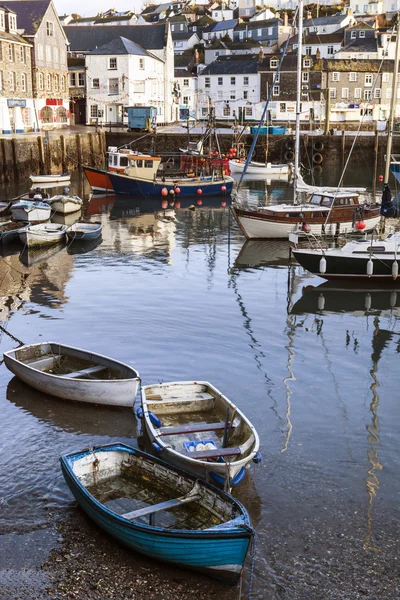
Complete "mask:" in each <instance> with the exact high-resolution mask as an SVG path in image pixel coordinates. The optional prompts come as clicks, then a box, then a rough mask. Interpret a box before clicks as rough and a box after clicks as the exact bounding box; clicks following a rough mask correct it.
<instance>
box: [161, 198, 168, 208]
mask: <svg viewBox="0 0 400 600" xmlns="http://www.w3.org/2000/svg"><path fill="white" fill-rule="evenodd" d="M161 208H168V202H167V201H166V200H163V201H162V202H161Z"/></svg>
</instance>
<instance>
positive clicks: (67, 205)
mask: <svg viewBox="0 0 400 600" xmlns="http://www.w3.org/2000/svg"><path fill="white" fill-rule="evenodd" d="M49 203H50V206H51V210H52V211H53V212H56V213H59V214H61V215H70V214H72V213H76V212H78V211H79V210H81V208H82V202H78V201H77V200H73V199H72V198H71V200H64V201H61V200H55V201H54V202H51V201H49Z"/></svg>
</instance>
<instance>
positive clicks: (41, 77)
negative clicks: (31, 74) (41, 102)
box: [38, 73, 43, 90]
mask: <svg viewBox="0 0 400 600" xmlns="http://www.w3.org/2000/svg"><path fill="white" fill-rule="evenodd" d="M38 88H39V90H43V73H38Z"/></svg>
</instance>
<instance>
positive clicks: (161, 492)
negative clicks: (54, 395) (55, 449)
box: [60, 443, 254, 584]
mask: <svg viewBox="0 0 400 600" xmlns="http://www.w3.org/2000/svg"><path fill="white" fill-rule="evenodd" d="M60 462H61V469H62V472H63V475H64V478H65V481H66V482H67V485H68V487H69V489H70V490H71V492H72V494H73V496H74V497H75V499H76V501H77V502H78V504H79V506H80V507H81V508H82V509H83V510H84V511H85V512H86V514H87V515H88V516H89V517H90V518H91V519H92V520H93V521H94V522H95V523H96V524H97V525H98V526H99V527H101V528H102V529H103V530H104V531H105V532H106V533H108V534H109V535H111V536H112V537H114V538H115V539H117V540H118V541H119V542H121V543H122V544H124V545H125V546H127V547H128V548H130V549H132V550H135V551H136V552H140V553H141V554H144V555H146V556H149V557H151V558H153V559H156V560H162V561H165V562H168V563H170V564H172V565H174V566H178V567H185V568H189V569H194V570H195V571H197V572H202V573H204V574H207V575H210V576H211V577H214V578H216V579H220V580H222V581H224V582H226V583H229V584H235V583H237V581H238V580H239V578H240V575H241V573H242V570H243V565H244V561H245V558H246V554H247V552H248V549H249V546H250V543H251V540H252V538H253V536H254V530H253V528H252V526H251V522H250V518H249V515H248V514H247V511H246V509H245V508H244V507H243V506H242V505H241V504H240V503H239V502H238V501H237V500H236V499H235V498H233V497H232V496H230V495H229V494H226V493H225V492H223V491H221V490H219V489H217V488H215V487H214V486H211V485H209V484H207V483H206V482H203V481H199V480H198V479H197V478H196V477H195V476H193V475H191V474H189V473H187V472H185V471H183V470H181V469H178V468H176V467H173V466H170V465H168V464H166V463H165V462H163V461H161V460H160V459H158V458H155V457H153V456H150V455H148V454H145V453H144V452H141V451H140V450H137V449H135V448H130V447H129V446H126V445H125V444H121V443H115V444H109V445H106V446H98V447H95V448H90V449H88V450H83V451H81V452H75V453H72V454H68V455H65V456H62V457H61V458H60Z"/></svg>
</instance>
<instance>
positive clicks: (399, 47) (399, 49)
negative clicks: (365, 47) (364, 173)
mask: <svg viewBox="0 0 400 600" xmlns="http://www.w3.org/2000/svg"><path fill="white" fill-rule="evenodd" d="M399 56H400V14H399V13H397V28H396V53H395V57H394V69H393V83H392V99H391V101H390V113H389V122H388V136H387V146H386V165H385V179H384V183H385V184H386V183H389V173H390V160H391V156H392V142H393V121H394V114H395V112H396V103H397V80H398V74H399Z"/></svg>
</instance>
